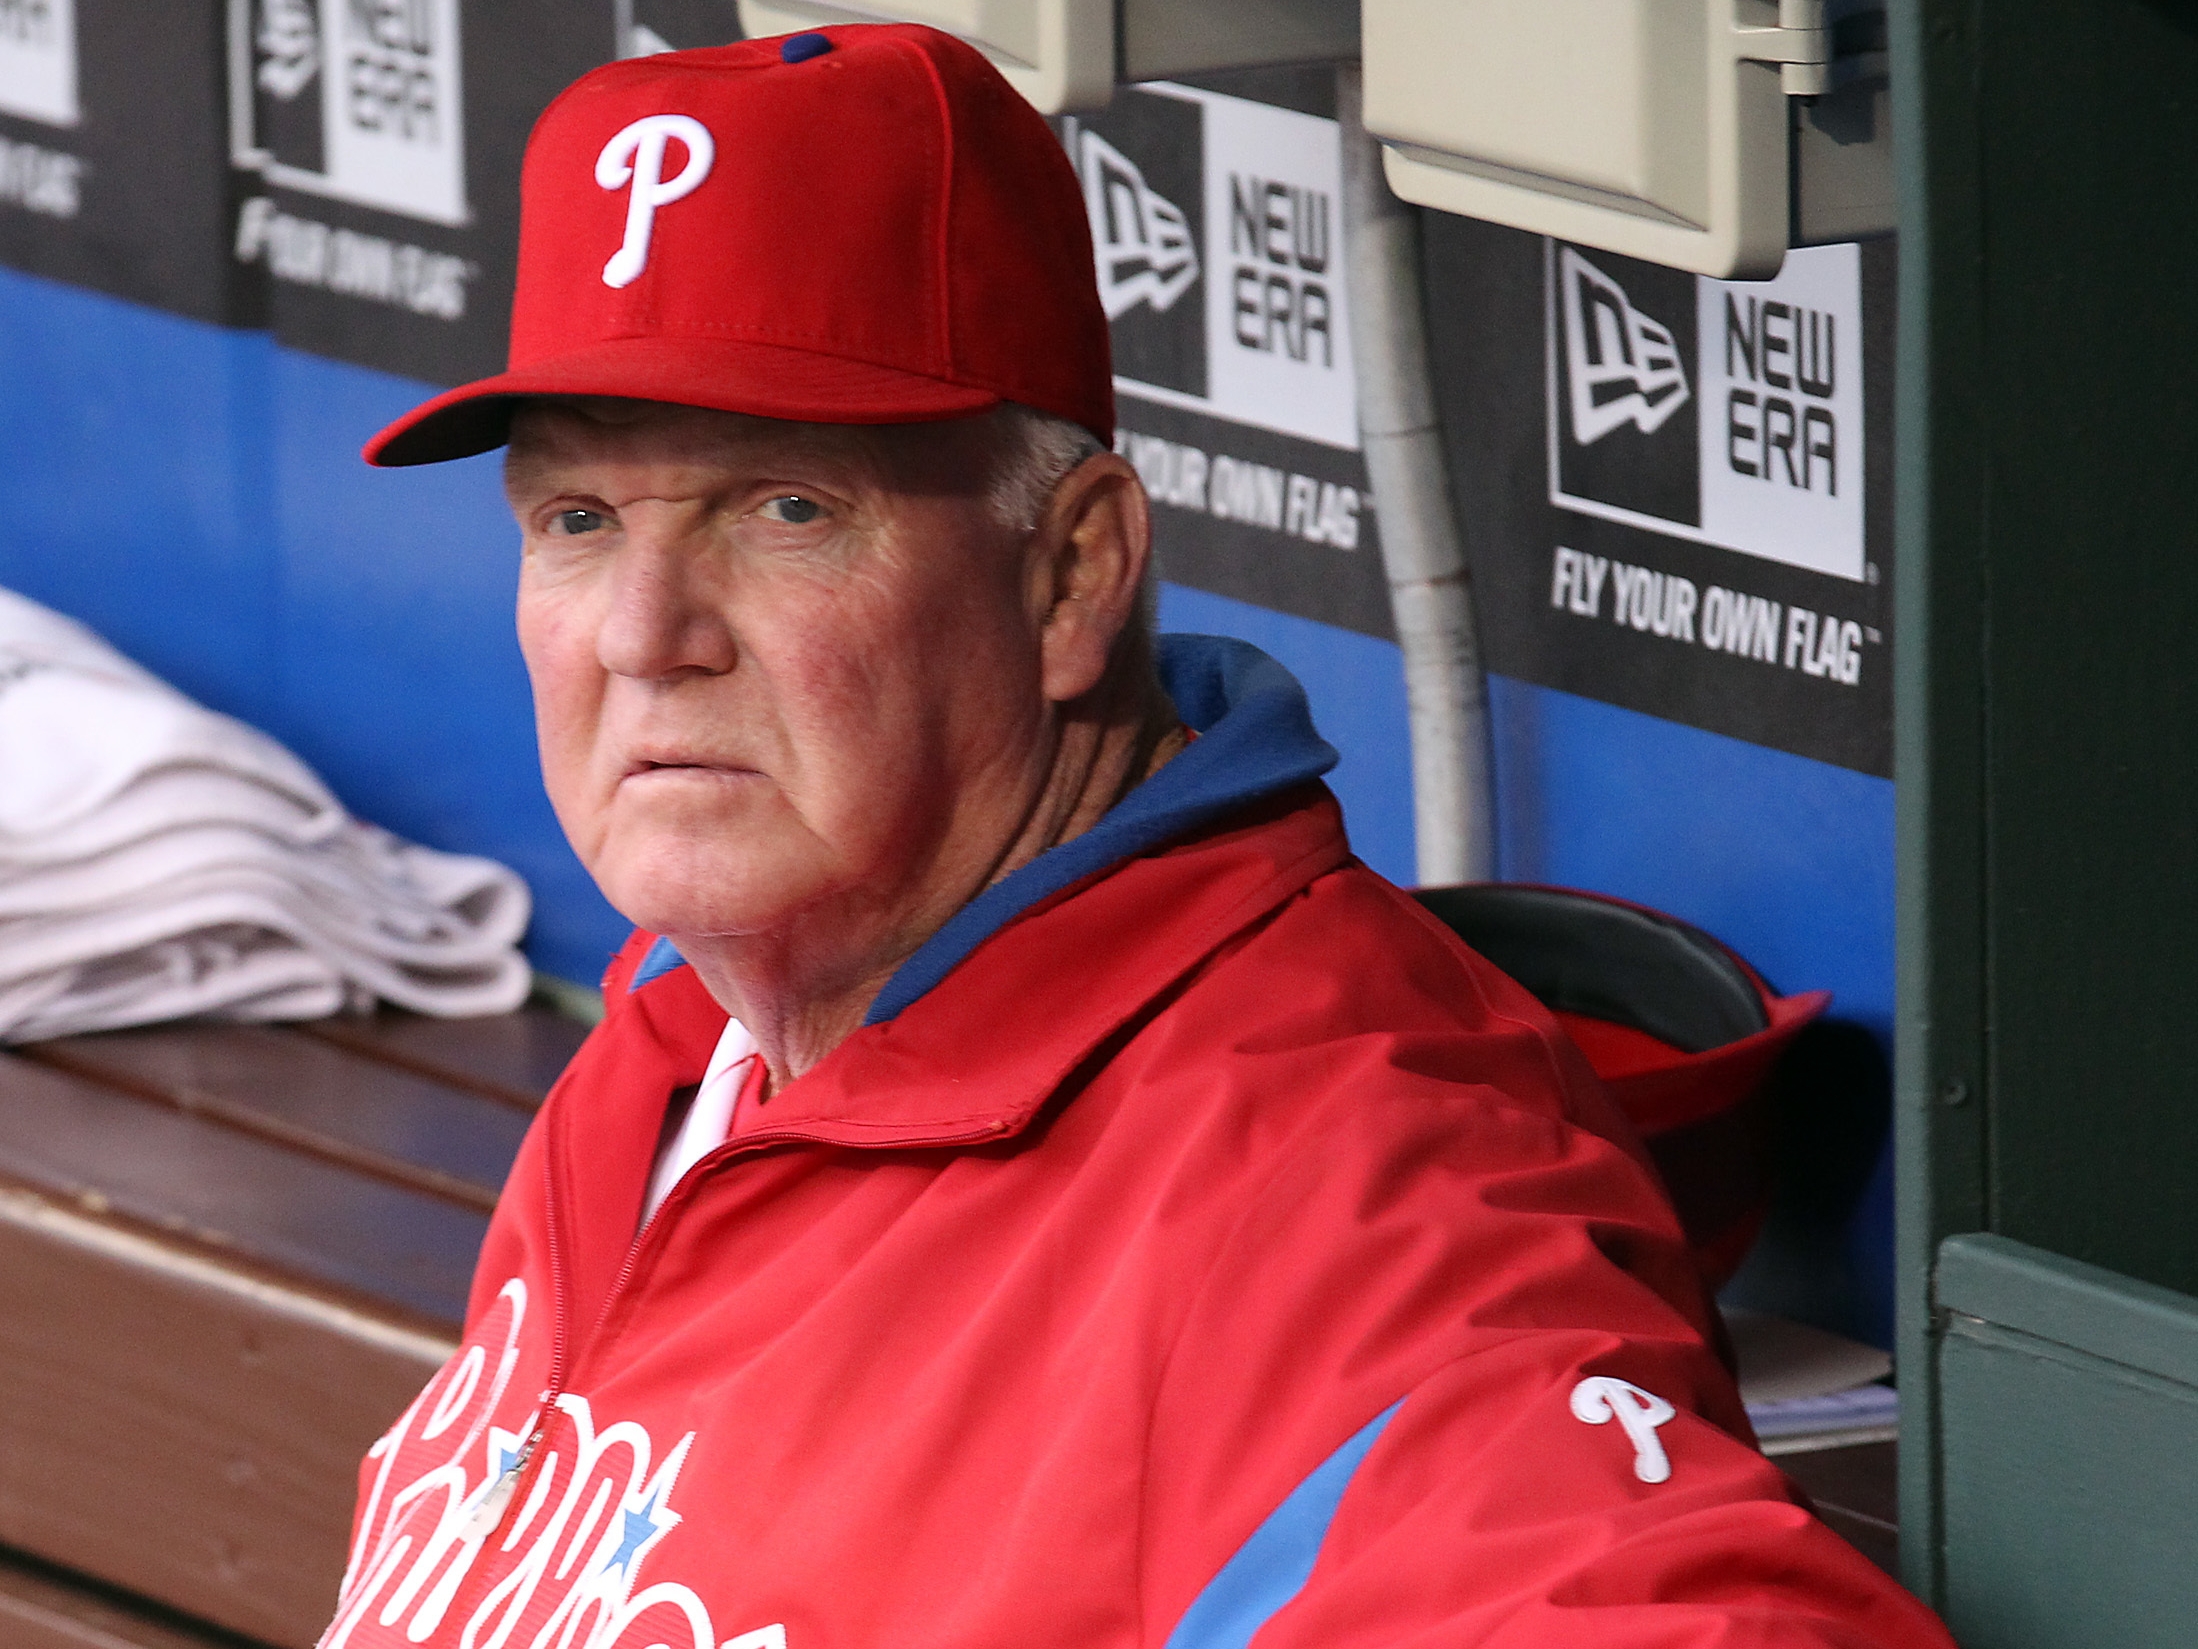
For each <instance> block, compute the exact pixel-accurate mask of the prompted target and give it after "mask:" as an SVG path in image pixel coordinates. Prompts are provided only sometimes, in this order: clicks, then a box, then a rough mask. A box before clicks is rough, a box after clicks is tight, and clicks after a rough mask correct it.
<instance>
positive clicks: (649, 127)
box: [595, 115, 717, 288]
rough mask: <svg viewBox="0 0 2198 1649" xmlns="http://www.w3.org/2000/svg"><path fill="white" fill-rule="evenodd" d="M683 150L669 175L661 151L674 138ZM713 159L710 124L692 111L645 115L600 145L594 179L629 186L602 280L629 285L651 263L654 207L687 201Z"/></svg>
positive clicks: (610, 284) (614, 186)
mask: <svg viewBox="0 0 2198 1649" xmlns="http://www.w3.org/2000/svg"><path fill="white" fill-rule="evenodd" d="M675 139H676V140H677V141H678V143H679V145H680V147H681V148H682V149H683V150H685V151H686V159H685V161H684V162H683V163H682V164H681V166H680V168H679V170H678V171H677V172H676V173H674V174H673V175H672V176H671V177H666V176H665V175H664V156H665V153H666V151H667V150H669V149H670V147H671V145H672V143H673V141H674V140H675ZM716 159H717V140H716V139H715V138H713V137H711V136H710V128H709V127H707V126H705V125H703V124H702V122H701V121H699V120H697V119H695V118H694V116H692V115H643V116H642V117H641V118H640V119H639V120H637V121H635V122H634V123H633V124H632V125H630V126H627V127H625V128H624V129H623V130H621V131H620V132H619V133H618V135H617V136H616V137H614V138H612V139H611V140H610V142H608V143H606V144H604V145H603V152H602V153H601V154H600V155H597V156H596V157H595V181H596V183H597V184H598V185H600V186H601V187H602V188H605V189H629V187H630V192H629V193H628V194H627V196H626V238H625V240H624V241H623V242H621V243H620V245H619V248H618V250H617V251H615V252H613V253H612V254H611V260H610V262H608V263H606V264H605V265H603V284H604V285H605V286H608V287H612V288H617V287H622V286H631V285H632V284H633V283H634V282H635V281H637V280H639V279H640V278H641V271H642V270H644V269H646V268H648V266H649V237H650V233H651V231H652V230H653V229H654V227H655V224H656V214H657V209H658V208H659V207H663V206H669V205H671V203H672V202H673V201H675V200H685V199H686V198H687V197H688V196H689V195H691V194H693V193H694V192H695V190H696V189H697V188H698V187H700V186H701V183H702V180H703V179H704V178H706V177H708V176H709V175H710V166H711V164H712V163H713V162H714V161H715V160H716Z"/></svg>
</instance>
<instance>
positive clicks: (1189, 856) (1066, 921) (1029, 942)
mask: <svg viewBox="0 0 2198 1649" xmlns="http://www.w3.org/2000/svg"><path fill="white" fill-rule="evenodd" d="M1349 857H1350V848H1349V845H1348V844H1347V843H1346V842H1345V840H1344V835H1343V819H1342V814H1341V812H1340V810H1339V809H1338V808H1337V806H1336V803H1335V798H1334V797H1332V796H1331V795H1329V793H1328V791H1327V789H1326V788H1325V787H1324V786H1321V785H1319V784H1317V783H1307V784H1305V785H1303V786H1300V787H1298V788H1297V789H1295V790H1292V791H1288V792H1285V793H1283V794H1282V795H1279V796H1273V797H1269V798H1266V799H1264V800H1262V801H1258V802H1254V803H1253V804H1251V805H1250V806H1249V807H1247V808H1245V809H1242V810H1240V811H1239V812H1238V813H1237V814H1235V815H1233V816H1232V817H1231V818H1229V819H1228V820H1226V821H1223V822H1222V823H1221V824H1220V825H1219V826H1217V827H1214V828H1212V829H1209V830H1207V831H1205V832H1202V833H1200V834H1198V835H1196V836H1194V837H1192V838H1191V839H1189V840H1187V841H1183V842H1179V843H1177V844H1175V845H1173V846H1170V847H1167V848H1163V849H1160V850H1158V851H1156V852H1152V853H1147V854H1141V855H1139V856H1137V857H1135V858H1133V859H1130V860H1128V861H1126V862H1123V863H1120V864H1117V865H1114V866H1113V867H1111V868H1109V869H1106V870H1102V871H1100V872H1096V873H1094V874H1093V875H1092V876H1090V877H1088V878H1086V879H1085V880H1084V881H1082V882H1079V883H1076V884H1074V885H1072V886H1070V887H1069V888H1066V889H1064V890H1063V891H1062V892H1061V893H1059V894H1058V895H1056V896H1054V897H1052V898H1050V899H1048V900H1046V901H1044V902H1042V903H1041V904H1039V905H1038V906H1035V907H1033V908H1031V909H1029V910H1027V911H1024V912H1022V913H1021V914H1020V915H1019V916H1018V917H1017V918H1016V919H1015V920H1013V921H1011V922H1009V923H1007V924H1006V925H1005V926H1003V927H1001V928H999V929H998V930H997V931H995V932H994V933H992V934H991V935H990V936H989V937H988V938H987V939H986V940H985V941H984V942H983V944H982V945H981V946H979V947H978V948H977V949H975V950H974V951H973V952H972V953H971V954H970V955H969V956H967V957H966V958H965V959H964V960H963V961H962V962H961V964H960V965H959V966H958V967H957V968H956V969H955V970H954V972H953V973H952V974H951V975H950V976H949V977H948V978H946V979H945V980H943V981H941V983H940V984H939V985H938V986H937V987H936V988H934V989H932V990H930V991H927V992H926V993H925V994H924V995H923V996H921V997H920V998H918V999H917V1000H916V1001H914V1002H912V1003H910V1004H909V1005H908V1006H907V1007H906V1008H904V1009H903V1010H902V1011H901V1012H900V1013H899V1014H897V1015H895V1016H894V1017H893V1018H892V1019H889V1020H881V1021H877V1022H874V1023H871V1024H869V1025H865V1026H864V1027H863V1028H862V1029H861V1030H859V1031H857V1032H856V1033H855V1034H854V1035H853V1036H851V1037H849V1038H848V1039H847V1041H845V1042H844V1043H842V1044H841V1045H840V1046H839V1047H838V1048H836V1049H835V1050H833V1052H832V1053H831V1055H830V1056H829V1057H827V1058H826V1059H825V1060H824V1061H823V1062H822V1063H821V1064H819V1065H817V1066H816V1067H815V1068H814V1069H813V1070H811V1071H809V1072H808V1073H807V1074H805V1075H804V1076H802V1077H801V1078H799V1079H798V1080H796V1081H794V1082H792V1083H789V1084H788V1085H787V1086H786V1088H785V1089H784V1090H783V1091H782V1092H780V1093H779V1094H778V1095H777V1096H776V1097H775V1098H773V1099H772V1100H771V1101H769V1103H767V1104H765V1105H761V1106H757V1107H755V1108H753V1109H749V1110H744V1111H743V1113H742V1115H741V1117H740V1119H739V1120H738V1121H737V1122H736V1124H735V1127H734V1131H733V1135H732V1141H731V1143H733V1144H734V1145H736V1146H737V1145H742V1144H750V1143H753V1144H756V1145H762V1144H766V1143H769V1142H772V1141H775V1140H793V1139H802V1140H815V1141H825V1142H830V1143H833V1144H839V1145H852V1146H877V1147H894V1148H907V1147H911V1146H924V1145H952V1144H961V1143H972V1142H977V1141H982V1140H994V1139H1002V1138H1006V1137H1009V1136H1011V1135H1013V1134H1016V1133H1018V1132H1020V1131H1021V1130H1022V1129H1023V1128H1024V1127H1026V1126H1027V1125H1028V1124H1029V1123H1030V1121H1031V1119H1032V1118H1033V1117H1034V1116H1036V1115H1037V1113H1038V1111H1039V1110H1040V1109H1041V1108H1042V1107H1043V1106H1044V1105H1045V1104H1046V1102H1047V1101H1048V1100H1050V1099H1051V1098H1052V1097H1053V1096H1054V1095H1055V1094H1056V1093H1057V1092H1058V1091H1059V1090H1060V1089H1061V1087H1062V1085H1063V1084H1064V1083H1065V1082H1067V1081H1068V1079H1069V1077H1070V1076H1071V1074H1072V1073H1073V1072H1074V1071H1075V1070H1076V1069H1077V1067H1078V1066H1080V1065H1082V1064H1084V1063H1085V1062H1086V1061H1087V1060H1088V1059H1090V1058H1091V1057H1092V1056H1093V1055H1094V1054H1095V1053H1097V1052H1098V1051H1099V1049H1100V1048H1101V1047H1102V1045H1103V1044H1105V1043H1106V1042H1107V1041H1108V1040H1109V1039H1110V1038H1112V1037H1114V1036H1115V1035H1116V1034H1117V1033H1119V1032H1121V1031H1123V1030H1124V1029H1126V1028H1127V1027H1129V1026H1130V1025H1132V1024H1134V1023H1135V1022H1136V1021H1138V1020H1139V1019H1140V1018H1142V1017H1143V1016H1144V1014H1145V1013H1146V1012H1148V1011H1149V1010H1150V1008H1151V1007H1152V1006H1153V1005H1154V1004H1155V1003H1156V1002H1157V1001H1159V1000H1161V999H1163V998H1164V997H1165V996H1166V995H1167V993H1168V992H1169V990H1170V988H1171V987H1172V986H1174V985H1175V984H1176V983H1177V982H1178V981H1179V980H1180V979H1182V978H1183V976H1184V975H1185V974H1187V973H1189V972H1190V971H1191V970H1193V969H1194V968H1196V967H1197V966H1198V964H1199V963H1201V962H1202V961H1204V960H1205V959H1206V958H1207V957H1208V956H1210V955H1212V954H1213V953H1214V952H1215V951H1216V950H1218V949H1219V948H1221V947H1222V946H1223V945H1225V944H1226V943H1227V942H1228V941H1229V940H1230V939H1231V938H1232V937H1234V936H1235V935H1236V934H1238V933H1240V932H1241V931H1243V929H1244V928H1246V927H1247V926H1249V925H1251V924H1253V923H1255V922H1257V921H1258V920H1259V919H1260V918H1262V917H1264V916H1265V915H1266V914H1267V913H1268V912H1269V911H1271V910H1273V909H1274V908H1275V907H1276V906H1278V905H1280V904H1281V903H1282V902H1283V901H1284V900H1286V899H1288V898H1289V897H1290V896H1291V895H1292V894H1294V893H1296V892H1298V891H1299V890H1300V889H1302V888H1304V887H1305V886H1306V885H1307V884H1308V883H1309V882H1311V881H1312V880H1313V879H1314V878H1315V877H1317V876H1320V875H1322V874H1323V873H1325V872H1327V871H1329V870H1333V869H1334V868H1335V867H1336V866H1338V865H1340V864H1342V863H1344V862H1345V861H1346V860H1348V859H1349ZM722 1022H723V1021H722V1014H721V1015H720V1017H719V1023H722Z"/></svg>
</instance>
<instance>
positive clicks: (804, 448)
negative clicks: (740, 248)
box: [504, 396, 1001, 498]
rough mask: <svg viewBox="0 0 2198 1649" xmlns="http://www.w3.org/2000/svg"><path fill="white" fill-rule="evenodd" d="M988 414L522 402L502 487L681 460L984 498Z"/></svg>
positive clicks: (692, 468) (739, 471) (991, 454)
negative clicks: (844, 418)
mask: <svg viewBox="0 0 2198 1649" xmlns="http://www.w3.org/2000/svg"><path fill="white" fill-rule="evenodd" d="M1000 439H1001V438H1000V430H999V422H998V419H997V417H996V415H994V414H992V413H980V414H978V415H977V416H975V417H970V418H954V419H946V420H942V421H940V422H936V423H922V424H824V423H804V422H799V421H796V420H792V419H784V418H761V417H756V416H753V415H751V414H749V413H743V412H721V411H718V410H716V409H715V408H710V407H693V406H680V405H674V404H671V403H668V402H662V401H626V400H612V399H607V398H603V397H594V396H571V397H556V398H544V399H540V400H533V401H529V402H527V403H526V404H524V405H523V406H522V407H521V408H520V409H519V411H518V412H517V413H515V414H514V415H513V417H512V421H511V442H510V446H509V448H508V449H507V451H506V453H505V458H504V476H505V484H506V486H507V488H508V489H509V490H510V491H511V492H512V493H513V494H514V495H515V496H516V495H519V494H522V493H536V492H539V491H542V490H544V489H548V490H559V489H561V488H562V487H563V486H564V485H568V484H571V483H572V482H573V481H574V480H576V479H578V478H580V477H584V476H585V475H586V474H588V473H590V472H592V471H595V470H598V469H601V468H603V467H605V466H639V465H651V466H674V467H677V468H679V469H680V470H682V471H685V472H688V473H690V474H692V475H694V476H697V477H711V476H718V477H722V478H724V479H725V480H727V481H728V482H730V481H734V480H736V479H738V478H739V477H742V476H746V475H754V476H764V475H769V476H774V477H779V478H788V477H793V476H800V475H809V476H812V477H814V478H815V479H817V480H818V481H819V482H820V483H821V484H828V485H838V486H841V487H846V488H849V489H854V490H861V491H882V492H892V493H906V494H911V495H916V496H925V497H962V496H966V497H970V498H977V497H980V496H982V495H983V493H984V492H985V489H986V487H987V486H988V484H989V482H990V479H991V476H992V472H993V470H994V468H995V467H996V464H997V461H998V459H997V455H998V451H999V447H1000Z"/></svg>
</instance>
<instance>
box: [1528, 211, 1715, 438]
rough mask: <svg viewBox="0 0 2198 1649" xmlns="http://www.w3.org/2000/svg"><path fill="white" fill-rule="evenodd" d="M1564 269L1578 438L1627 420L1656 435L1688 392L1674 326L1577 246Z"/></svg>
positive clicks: (1569, 378)
mask: <svg viewBox="0 0 2198 1649" xmlns="http://www.w3.org/2000/svg"><path fill="white" fill-rule="evenodd" d="M1558 269H1559V274H1558V282H1559V286H1560V287H1561V289H1562V293H1563V303H1564V312H1565V383H1566V385H1567V388H1568V389H1569V391H1570V395H1571V400H1572V438H1573V439H1574V440H1575V441H1577V442H1579V443H1580V445H1582V446H1593V445H1594V444H1595V443H1596V442H1597V441H1600V440H1601V439H1602V438H1603V437H1604V436H1606V435H1608V434H1610V432H1611V431H1613V430H1615V429H1618V428H1621V427H1622V426H1624V425H1627V424H1631V425H1632V426H1633V427H1634V428H1635V429H1637V430H1639V431H1640V432H1641V433H1642V434H1644V435H1653V434H1655V433H1656V431H1657V430H1659V429H1661V428H1662V427H1663V425H1664V421H1665V420H1666V419H1667V418H1669V417H1670V416H1671V415H1672V414H1673V413H1675V412H1677V411H1678V410H1679V409H1680V408H1681V407H1682V406H1684V405H1686V402H1687V397H1688V388H1687V369H1686V366H1685V364H1684V363H1683V362H1682V361H1681V360H1680V355H1679V346H1678V344H1677V342H1676V341H1675V340H1674V339H1673V337H1672V335H1671V329H1670V328H1669V327H1667V326H1664V325H1663V324H1661V323H1660V322H1658V321H1655V320H1652V319H1650V318H1649V317H1648V316H1647V315H1644V314H1643V313H1642V312H1641V311H1640V310H1638V309H1636V308H1635V307H1634V306H1633V303H1632V301H1631V300H1630V299H1629V298H1628V297H1627V296H1626V292H1625V288H1623V287H1621V286H1620V285H1619V284H1618V283H1617V282H1616V281H1614V280H1612V279H1611V278H1610V277H1609V276H1608V275H1606V274H1604V273H1603V272H1602V271H1601V270H1600V269H1597V268H1596V267H1595V266H1594V265H1593V264H1591V263H1589V262H1588V261H1587V259H1585V258H1583V257H1581V256H1580V254H1579V253H1577V252H1575V251H1574V250H1573V249H1572V248H1571V247H1569V246H1568V247H1566V248H1565V249H1564V251H1563V253H1562V254H1561V256H1560V257H1559V260H1558Z"/></svg>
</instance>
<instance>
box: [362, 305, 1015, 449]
mask: <svg viewBox="0 0 2198 1649" xmlns="http://www.w3.org/2000/svg"><path fill="white" fill-rule="evenodd" d="M546 395H604V396H614V397H617V398H619V399H622V400H635V401H669V402H671V403H673V404H675V405H678V406H692V407H710V408H714V409H716V410H718V411H721V412H745V413H750V414H752V415H754V416H755V417H758V418H785V419H790V420H793V421H796V422H800V423H813V424H921V423H932V422H936V421H937V420H939V419H942V418H961V417H967V416H969V415H971V414H973V413H979V412H985V411H988V410H989V409H991V408H992V407H995V406H997V405H999V404H1000V397H999V396H998V395H995V394H993V393H992V392H991V391H989V390H983V389H975V388H972V387H970V386H968V385H966V384H950V383H943V382H941V381H940V380H939V379H936V378H927V377H924V376H922V375H921V374H918V373H913V372H904V371H902V370H900V369H899V368H896V367H885V366H875V365H871V364H869V363H867V362H862V361H850V360H847V359H845V358H844V357H841V356H838V355H823V354H816V353H813V352H811V351H809V350H805V349H789V348H786V347H785V346H784V345H780V344H763V343H751V342H748V341H746V340H742V339H726V338H665V337H653V338H618V339H613V340H612V341H610V342H608V343H602V344H595V345H593V346H591V347H589V348H587V349H583V350H577V351H575V352H573V353H572V354H570V355H560V356H557V357H556V358H554V359H552V360H547V361H539V362H536V363H534V364H532V365H530V366H527V367H523V368H520V369H518V370H516V371H512V372H503V373H498V374H497V375H496V376H495V377H493V378H483V379H481V380H479V381H478V382H476V383H470V384H461V385H459V387H458V388H456V389H452V390H446V391H444V392H443V393H442V394H440V395H438V396H436V397H435V398H434V399H433V400H431V401H426V402H423V403H422V404H421V405H419V406H416V407H414V408H413V409H412V410H411V411H410V412H408V413H406V414H405V415H404V416H403V417H402V418H399V419H398V420H397V421H396V422H395V423H393V424H391V425H390V426H389V427H388V428H386V429H384V430H382V431H381V433H379V434H378V435H376V436H375V437H374V438H373V439H372V440H371V441H369V442H367V444H366V448H365V453H364V456H365V458H366V461H367V462H368V463H369V464H378V465H381V466H383V467H384V468H398V467H401V466H404V465H407V464H439V463H442V462H443V461H445V460H446V459H451V458H470V457H472V456H473V455H474V454H475V453H481V452H488V451H490V450H492V449H493V448H496V447H500V446H502V445H503V444H504V443H505V441H507V440H508V439H509V438H510V435H511V419H512V414H513V413H514V412H516V411H517V410H518V409H519V407H520V406H521V405H522V404H524V403H525V402H527V401H529V400H533V399H535V398H538V397H541V396H546Z"/></svg>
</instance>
